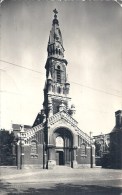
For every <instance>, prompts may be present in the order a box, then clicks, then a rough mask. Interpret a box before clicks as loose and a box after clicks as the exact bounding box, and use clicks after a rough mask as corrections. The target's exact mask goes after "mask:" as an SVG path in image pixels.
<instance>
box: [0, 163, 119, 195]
mask: <svg viewBox="0 0 122 195" xmlns="http://www.w3.org/2000/svg"><path fill="white" fill-rule="evenodd" d="M0 170H1V176H0V178H1V179H0V181H1V184H0V189H1V191H0V195H6V194H8V195H14V194H16V195H26V194H33V195H37V194H38V195H104V194H105V195H122V170H111V169H100V168H94V169H86V168H85V169H71V168H66V167H56V168H55V169H54V170H39V169H35V170H32V169H31V170H27V169H26V170H16V169H11V168H1V169H0Z"/></svg>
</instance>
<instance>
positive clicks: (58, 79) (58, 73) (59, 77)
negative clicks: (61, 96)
mask: <svg viewBox="0 0 122 195" xmlns="http://www.w3.org/2000/svg"><path fill="white" fill-rule="evenodd" d="M57 82H58V83H61V70H60V66H57Z"/></svg>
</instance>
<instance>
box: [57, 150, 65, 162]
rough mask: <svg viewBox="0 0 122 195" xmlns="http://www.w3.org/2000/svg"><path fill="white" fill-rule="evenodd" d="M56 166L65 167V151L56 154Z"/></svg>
mask: <svg viewBox="0 0 122 195" xmlns="http://www.w3.org/2000/svg"><path fill="white" fill-rule="evenodd" d="M56 164H57V165H64V152H63V151H57V152H56Z"/></svg>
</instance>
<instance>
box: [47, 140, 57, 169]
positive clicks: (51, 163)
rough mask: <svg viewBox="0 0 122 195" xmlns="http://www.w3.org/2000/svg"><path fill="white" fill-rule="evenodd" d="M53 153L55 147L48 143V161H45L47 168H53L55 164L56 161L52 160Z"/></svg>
mask: <svg viewBox="0 0 122 195" xmlns="http://www.w3.org/2000/svg"><path fill="white" fill-rule="evenodd" d="M54 155H55V147H54V145H52V144H49V145H48V161H47V168H48V169H53V168H54V166H55V165H56V161H55V160H54Z"/></svg>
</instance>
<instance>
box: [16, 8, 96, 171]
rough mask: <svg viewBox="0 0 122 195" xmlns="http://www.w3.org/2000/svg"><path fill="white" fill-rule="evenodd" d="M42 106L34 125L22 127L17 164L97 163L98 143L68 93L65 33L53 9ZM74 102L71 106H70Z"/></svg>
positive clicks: (21, 165)
mask: <svg viewBox="0 0 122 195" xmlns="http://www.w3.org/2000/svg"><path fill="white" fill-rule="evenodd" d="M47 54H48V56H47V62H46V65H45V69H46V81H45V86H44V102H43V109H42V110H41V111H40V112H39V113H38V114H37V117H36V119H35V121H34V124H33V126H32V127H31V128H29V129H26V128H24V127H21V131H20V133H19V134H18V143H17V166H18V168H23V167H26V166H30V167H31V166H32V167H34V166H38V167H41V168H48V169H52V168H53V167H54V166H56V165H62V166H70V167H72V168H80V167H94V166H95V147H94V145H93V142H92V139H91V138H90V137H89V136H88V135H87V134H86V133H84V132H83V131H82V130H81V129H80V128H79V127H78V122H77V121H76V120H75V119H74V114H75V106H74V105H73V104H71V103H70V102H71V97H70V96H69V91H70V83H69V81H68V76H67V65H68V62H67V60H66V59H65V58H64V47H63V40H62V34H61V30H60V27H59V21H58V19H57V11H56V10H54V19H53V22H52V29H51V31H50V35H49V41H48V46H47ZM70 105H71V106H70Z"/></svg>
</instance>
